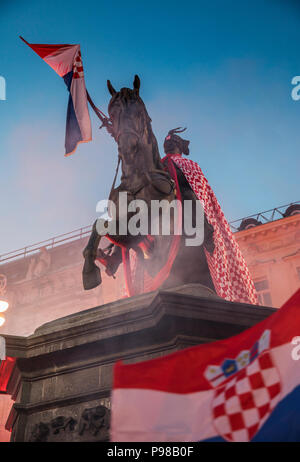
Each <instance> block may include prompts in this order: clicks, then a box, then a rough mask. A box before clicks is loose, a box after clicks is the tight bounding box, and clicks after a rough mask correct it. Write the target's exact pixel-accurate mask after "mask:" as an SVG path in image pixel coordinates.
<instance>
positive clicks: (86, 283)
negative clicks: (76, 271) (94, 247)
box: [82, 265, 102, 290]
mask: <svg viewBox="0 0 300 462" xmlns="http://www.w3.org/2000/svg"><path fill="white" fill-rule="evenodd" d="M82 282H83V288H84V290H91V289H94V288H95V287H98V286H99V285H100V284H101V282H102V278H101V271H100V268H98V266H97V265H94V268H93V270H91V271H88V272H85V271H83V272H82Z"/></svg>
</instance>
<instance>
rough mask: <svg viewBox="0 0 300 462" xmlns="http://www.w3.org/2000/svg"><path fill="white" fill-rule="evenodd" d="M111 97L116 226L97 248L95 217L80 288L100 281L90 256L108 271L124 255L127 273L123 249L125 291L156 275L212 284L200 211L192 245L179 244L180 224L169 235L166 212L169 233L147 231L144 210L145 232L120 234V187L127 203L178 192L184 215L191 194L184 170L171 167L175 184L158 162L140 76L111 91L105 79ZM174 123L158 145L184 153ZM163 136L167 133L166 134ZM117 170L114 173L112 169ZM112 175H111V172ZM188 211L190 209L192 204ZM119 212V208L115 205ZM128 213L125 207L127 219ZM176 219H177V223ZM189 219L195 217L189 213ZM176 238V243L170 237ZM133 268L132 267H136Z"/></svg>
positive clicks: (169, 197)
mask: <svg viewBox="0 0 300 462" xmlns="http://www.w3.org/2000/svg"><path fill="white" fill-rule="evenodd" d="M107 86H108V90H109V92H110V94H111V100H110V102H109V105H108V113H109V122H108V123H107V124H106V127H107V129H108V131H109V132H110V134H111V135H112V136H113V138H114V139H115V141H116V143H117V145H118V162H119V163H120V164H121V168H122V175H121V180H120V184H119V186H118V187H115V181H114V183H113V186H112V189H111V192H110V196H109V199H110V201H112V202H113V203H114V204H115V205H116V210H117V212H116V215H115V217H114V220H115V221H116V230H117V232H116V233H115V234H114V235H109V233H107V235H106V237H107V238H108V239H109V240H110V241H111V244H110V245H109V246H108V248H107V249H106V250H105V249H100V248H99V245H100V240H101V235H99V234H98V231H97V221H96V222H95V223H94V225H93V230H92V233H91V236H90V238H89V241H88V244H87V246H86V248H85V249H84V252H83V255H84V259H85V261H84V267H83V285H84V288H85V289H87V290H88V289H93V288H94V287H96V286H98V285H99V284H100V283H101V274H100V268H99V267H98V266H97V265H96V264H95V261H96V260H99V261H101V262H102V263H103V264H104V265H105V266H106V273H107V274H108V275H111V276H113V275H114V274H115V272H116V271H117V269H118V267H119V265H120V263H121V262H122V261H123V263H124V265H125V264H126V261H127V269H126V271H127V273H128V274H129V273H130V271H132V268H131V269H130V268H128V265H129V266H130V259H129V258H128V257H129V253H130V254H131V255H132V254H133V256H134V261H135V268H136V271H135V276H134V277H133V279H134V281H133V280H132V281H131V290H130V294H131V295H133V294H136V293H141V292H143V291H145V290H146V288H145V286H144V285H143V284H144V281H145V280H146V279H147V278H148V280H152V281H156V283H155V284H154V285H153V284H152V288H153V287H162V288H170V287H173V286H178V285H182V284H186V283H200V284H202V285H205V286H207V287H209V288H211V289H212V290H214V285H213V282H212V279H211V276H210V272H209V268H208V265H207V260H206V257H205V252H204V248H205V249H206V251H208V252H211V253H212V252H213V250H214V243H213V239H212V236H213V227H212V226H211V225H210V224H209V223H208V221H207V219H206V216H205V217H204V241H203V243H202V244H201V245H198V246H187V245H185V237H186V236H185V231H184V227H183V226H181V228H182V233H181V235H180V236H174V228H175V226H176V223H175V222H174V221H175V219H174V217H171V222H172V223H171V227H170V229H171V231H172V232H171V234H170V235H169V236H166V235H163V234H162V233H161V232H159V233H158V234H156V235H154V236H153V235H151V226H150V225H151V219H153V218H152V217H151V215H149V217H148V218H149V229H148V233H147V235H146V236H142V235H134V236H133V235H130V234H127V235H123V234H121V233H120V232H119V224H120V220H121V216H120V211H119V200H120V199H119V198H120V194H119V193H121V192H123V193H124V192H126V193H127V203H126V204H125V206H127V208H128V207H130V203H131V202H132V201H135V200H143V201H144V202H145V203H146V205H147V210H150V209H151V202H152V201H161V200H165V201H168V202H169V203H171V202H172V201H173V200H174V199H176V198H178V197H180V203H181V204H182V210H181V212H182V213H181V215H180V220H182V219H183V218H182V217H183V216H184V207H185V200H189V201H192V203H195V202H196V201H197V197H196V196H195V194H194V192H193V190H192V188H191V187H190V185H189V183H188V181H187V180H186V178H185V176H184V175H183V173H182V172H181V170H180V169H179V168H178V167H174V168H176V177H177V180H176V181H177V184H176V182H175V181H174V175H172V174H170V172H169V171H168V166H167V163H163V162H162V160H161V158H160V155H159V150H158V145H157V140H156V138H155V135H154V133H153V131H152V127H151V119H150V117H149V115H148V112H147V110H146V107H145V104H144V102H143V101H142V99H141V97H140V79H139V77H138V76H135V79H134V82H133V89H130V88H122V89H121V90H120V91H116V90H115V89H114V88H113V86H112V84H111V83H110V81H108V82H107ZM179 132H180V131H179V130H177V129H175V130H173V131H172V130H171V131H170V132H169V139H168V140H167V139H166V141H165V145H164V148H165V150H166V151H167V153H172V152H174V153H179V154H182V153H184V154H188V152H187V151H188V143H189V142H188V141H186V140H182V138H180V137H179V136H178V135H177V134H176V133H179ZM167 138H168V137H167ZM116 176H117V175H116ZM115 180H116V177H115ZM192 210H193V214H194V209H192ZM121 214H122V211H121ZM132 216H133V213H132V214H131V213H130V212H129V213H128V220H130V218H131V217H132ZM192 218H194V217H192ZM180 224H181V225H182V223H180ZM193 225H195V220H194V219H193ZM175 241H176V242H177V244H176V243H175V244H174V242H175ZM137 268H138V270H137ZM148 287H150V288H151V284H150V285H148Z"/></svg>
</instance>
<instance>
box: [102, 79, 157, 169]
mask: <svg viewBox="0 0 300 462" xmlns="http://www.w3.org/2000/svg"><path fill="white" fill-rule="evenodd" d="M107 87H108V90H109V92H110V94H111V96H112V97H111V100H110V102H109V105H108V113H109V117H110V121H111V124H112V135H113V137H114V138H115V140H116V142H117V143H118V148H119V153H120V155H121V156H122V157H123V156H124V157H125V158H126V162H127V163H133V162H134V161H135V160H136V159H134V157H135V155H136V153H137V151H138V149H139V146H141V144H144V143H146V142H148V143H149V142H150V141H151V138H150V137H151V134H152V130H151V125H150V123H151V119H150V117H149V115H148V113H147V110H146V107H145V105H144V103H143V101H142V99H141V98H140V95H139V90H140V79H139V77H138V76H137V75H136V76H135V78H134V82H133V89H131V88H121V90H120V91H118V92H117V91H116V90H115V89H114V87H113V86H112V84H111V83H110V81H109V80H108V81H107Z"/></svg>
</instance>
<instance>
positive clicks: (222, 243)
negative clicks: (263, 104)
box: [172, 155, 258, 304]
mask: <svg viewBox="0 0 300 462" xmlns="http://www.w3.org/2000/svg"><path fill="white" fill-rule="evenodd" d="M172 160H173V161H174V162H175V163H176V165H178V167H179V168H180V169H181V170H182V172H183V174H184V175H185V177H186V179H187V180H188V182H189V184H190V185H191V187H192V189H193V191H194V192H195V194H196V196H197V197H198V199H199V200H200V201H201V202H202V205H203V208H204V212H205V214H206V217H207V220H208V221H209V223H210V224H211V225H212V226H213V227H214V243H215V250H214V253H213V255H210V254H209V253H208V252H207V251H206V258H207V263H208V267H209V270H210V273H211V277H212V280H213V282H214V286H215V288H216V291H217V294H218V295H219V296H220V297H222V298H225V299H226V300H229V301H232V302H234V301H236V302H241V303H252V304H258V299H257V294H256V290H255V287H254V284H253V281H252V279H251V276H250V273H249V270H248V267H247V265H246V262H245V260H244V257H243V255H242V253H241V251H240V248H239V246H238V244H237V242H236V240H235V239H234V236H233V234H232V232H231V229H230V226H229V224H228V222H227V220H226V218H225V216H224V214H223V212H222V210H221V207H220V204H219V203H218V200H217V198H216V196H215V194H214V192H213V190H212V189H211V187H210V186H209V184H208V182H207V179H206V178H205V176H204V174H203V172H202V170H201V168H200V167H199V165H198V164H197V163H196V162H194V161H192V160H189V159H185V158H184V157H181V156H180V155H174V156H172Z"/></svg>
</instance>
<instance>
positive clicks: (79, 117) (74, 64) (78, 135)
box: [20, 37, 92, 156]
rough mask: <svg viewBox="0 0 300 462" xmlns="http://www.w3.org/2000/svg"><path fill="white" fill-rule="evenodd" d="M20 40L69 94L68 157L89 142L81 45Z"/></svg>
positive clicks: (89, 121) (88, 120)
mask: <svg viewBox="0 0 300 462" xmlns="http://www.w3.org/2000/svg"><path fill="white" fill-rule="evenodd" d="M20 38H21V39H22V40H23V42H25V43H26V44H27V45H28V46H29V47H30V48H32V50H33V51H35V53H37V54H38V55H39V56H40V57H41V58H42V59H43V60H44V61H45V62H46V63H47V64H49V66H50V67H52V69H53V70H54V71H55V72H56V73H57V74H58V75H59V76H60V77H62V78H63V79H64V81H65V84H66V86H67V88H68V90H69V92H70V96H69V104H68V111H67V124H66V140H65V148H66V153H65V155H66V156H69V155H70V154H73V152H75V150H76V147H77V144H78V143H86V142H88V141H91V140H92V128H91V120H90V116H89V111H88V104H87V94H86V88H85V82H84V73H83V65H82V59H81V52H80V45H43V44H32V43H28V42H27V41H26V40H25V39H23V38H22V37H20Z"/></svg>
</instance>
